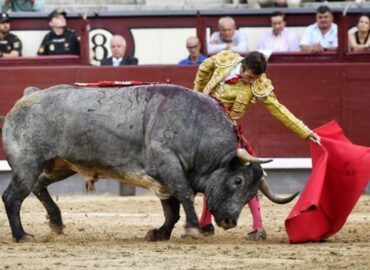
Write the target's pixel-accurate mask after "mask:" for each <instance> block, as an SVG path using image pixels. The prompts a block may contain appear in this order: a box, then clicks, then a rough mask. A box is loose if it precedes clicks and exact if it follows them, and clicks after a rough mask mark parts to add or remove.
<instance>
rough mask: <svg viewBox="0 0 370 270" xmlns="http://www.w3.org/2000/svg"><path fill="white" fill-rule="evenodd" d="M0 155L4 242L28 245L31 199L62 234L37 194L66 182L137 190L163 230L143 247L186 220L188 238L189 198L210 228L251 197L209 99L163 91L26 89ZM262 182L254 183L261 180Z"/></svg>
mask: <svg viewBox="0 0 370 270" xmlns="http://www.w3.org/2000/svg"><path fill="white" fill-rule="evenodd" d="M2 138H3V148H4V152H5V156H6V159H7V160H8V163H9V165H10V167H11V168H12V179H11V182H10V184H9V186H8V187H7V189H6V190H5V192H4V193H3V196H2V199H3V201H4V204H5V209H6V213H7V216H8V219H9V224H10V227H11V231H12V235H13V238H14V239H15V240H16V241H20V240H29V238H31V237H32V235H30V234H27V233H26V232H25V231H24V229H23V227H22V223H21V219H20V209H21V204H22V202H23V200H24V199H25V198H26V197H27V196H28V195H29V194H30V193H31V192H33V193H34V194H35V196H36V197H37V198H38V199H39V200H40V201H41V202H42V204H43V205H44V207H45V208H46V211H47V214H48V216H49V224H50V226H51V228H52V229H53V230H54V231H56V232H58V233H62V230H63V227H64V226H63V222H62V216H61V212H60V209H59V207H58V206H57V205H56V203H55V202H54V201H53V199H52V198H51V196H50V194H49V192H48V190H47V187H48V185H49V184H51V183H54V182H57V181H61V180H63V179H65V178H67V177H69V176H71V175H73V174H75V173H77V172H78V173H80V174H82V175H83V176H85V178H87V179H90V180H89V181H91V180H92V179H95V180H96V179H100V178H104V179H106V178H111V179H117V180H118V181H120V182H122V183H124V184H128V185H134V186H138V187H142V188H147V189H149V190H151V191H152V192H154V193H155V194H156V195H157V196H158V197H159V198H160V200H161V204H162V208H163V211H164V216H165V220H164V223H163V225H162V226H161V227H160V228H158V229H151V230H150V231H149V232H148V233H147V235H146V239H148V240H153V241H156V240H167V239H169V238H170V236H171V233H172V230H173V228H174V225H175V224H176V223H177V221H178V220H179V218H180V215H179V212H180V205H182V207H183V208H184V212H185V215H186V224H185V234H184V236H187V237H198V236H199V228H198V218H197V215H196V212H195V210H194V205H193V201H194V196H195V194H196V193H198V192H201V193H205V194H206V196H207V204H208V206H209V209H210V211H211V213H212V214H213V215H214V217H215V222H216V224H217V225H218V226H220V227H222V228H224V229H230V228H232V227H235V226H236V224H237V220H238V217H239V215H240V212H241V210H242V208H243V207H244V205H245V204H246V203H247V202H248V201H249V200H250V199H251V198H252V197H253V196H255V194H256V192H257V190H258V189H259V188H260V187H261V189H262V191H263V193H265V194H266V195H267V196H268V197H269V198H270V199H272V200H273V201H275V202H278V203H279V202H281V203H284V202H288V201H290V200H292V199H293V198H294V197H295V194H294V195H292V196H290V197H288V198H279V197H276V196H275V195H274V194H273V193H271V191H270V190H269V188H268V186H267V185H266V182H265V181H264V180H263V179H262V174H263V170H262V168H261V165H260V163H261V162H263V160H260V159H258V158H254V157H251V156H250V155H249V154H248V153H247V152H246V151H245V150H244V149H237V147H236V145H237V141H238V136H237V133H236V130H235V127H234V125H233V123H232V121H231V120H230V119H229V118H228V116H227V115H226V114H225V113H224V110H223V109H222V108H221V106H220V105H219V104H218V102H217V101H215V100H214V99H212V98H210V97H208V96H205V95H203V94H199V93H195V92H193V91H189V89H186V88H183V87H179V86H174V85H164V84H154V85H142V86H132V87H125V88H118V87H115V88H96V87H90V88H83V89H81V88H76V87H73V86H70V85H57V86H54V87H51V88H48V89H45V90H43V91H40V90H39V89H36V88H27V89H26V90H25V96H24V97H22V98H21V99H20V100H19V101H17V102H16V104H15V105H14V107H13V108H12V109H11V110H10V112H9V113H8V114H7V116H6V119H5V121H4V125H3V130H2ZM261 179H262V180H261Z"/></svg>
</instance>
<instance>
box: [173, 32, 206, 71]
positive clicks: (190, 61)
mask: <svg viewBox="0 0 370 270" xmlns="http://www.w3.org/2000/svg"><path fill="white" fill-rule="evenodd" d="M200 47H201V46H200V41H199V39H198V38H197V37H195V36H191V37H189V38H188V39H187V40H186V48H187V49H188V51H189V56H188V57H186V58H185V59H182V60H181V61H180V62H179V65H199V64H201V63H202V62H203V61H204V60H206V59H207V56H205V55H204V54H201V53H200Z"/></svg>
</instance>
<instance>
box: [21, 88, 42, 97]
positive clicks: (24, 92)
mask: <svg viewBox="0 0 370 270" xmlns="http://www.w3.org/2000/svg"><path fill="white" fill-rule="evenodd" d="M38 91H41V90H40V89H39V88H37V87H34V86H30V87H27V88H26V89H24V91H23V96H29V95H31V94H33V93H35V92H38Z"/></svg>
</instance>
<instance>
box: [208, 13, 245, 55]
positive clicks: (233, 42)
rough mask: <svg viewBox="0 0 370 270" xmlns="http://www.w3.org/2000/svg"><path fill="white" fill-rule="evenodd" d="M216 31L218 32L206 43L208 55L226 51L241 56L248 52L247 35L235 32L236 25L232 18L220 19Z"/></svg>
mask: <svg viewBox="0 0 370 270" xmlns="http://www.w3.org/2000/svg"><path fill="white" fill-rule="evenodd" d="M218 29H219V32H215V33H213V34H212V35H211V38H210V41H209V42H208V47H207V53H208V54H215V53H218V52H220V51H222V50H228V49H231V50H233V51H234V52H237V53H241V54H245V53H247V52H248V41H247V35H246V34H245V33H242V32H240V31H239V30H236V24H235V21H234V19H233V18H231V17H222V18H220V19H219V20H218Z"/></svg>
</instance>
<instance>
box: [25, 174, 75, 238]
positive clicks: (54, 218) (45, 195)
mask: <svg viewBox="0 0 370 270" xmlns="http://www.w3.org/2000/svg"><path fill="white" fill-rule="evenodd" d="M74 174H75V172H74V171H71V170H66V171H55V172H52V173H50V174H46V173H42V174H41V175H40V177H39V178H38V179H37V182H36V183H35V185H34V187H33V190H32V192H33V194H35V196H36V197H37V198H38V199H39V200H40V202H41V203H42V204H43V206H44V207H45V209H46V211H47V213H48V217H49V225H50V228H51V229H52V230H53V231H54V232H56V233H58V234H61V233H63V228H64V225H63V220H62V215H61V212H60V209H59V207H58V205H57V204H56V203H55V202H54V200H53V198H52V197H51V196H50V193H49V191H48V189H47V187H48V185H50V184H52V183H55V182H58V181H61V180H63V179H66V178H68V177H70V176H72V175H74Z"/></svg>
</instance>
